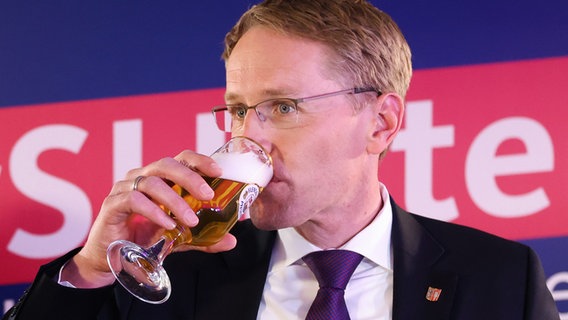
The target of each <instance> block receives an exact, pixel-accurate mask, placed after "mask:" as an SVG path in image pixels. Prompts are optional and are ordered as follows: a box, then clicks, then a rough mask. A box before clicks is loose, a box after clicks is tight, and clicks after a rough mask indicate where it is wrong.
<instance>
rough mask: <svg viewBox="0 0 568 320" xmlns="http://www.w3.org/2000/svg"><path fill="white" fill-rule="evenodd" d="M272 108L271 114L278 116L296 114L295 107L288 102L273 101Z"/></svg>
mask: <svg viewBox="0 0 568 320" xmlns="http://www.w3.org/2000/svg"><path fill="white" fill-rule="evenodd" d="M272 108H273V112H274V113H275V114H277V115H280V116H283V115H287V114H290V113H295V112H296V106H295V105H294V104H293V103H292V102H290V101H275V102H274V104H273V105H272Z"/></svg>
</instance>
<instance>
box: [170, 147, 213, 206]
mask: <svg viewBox="0 0 568 320" xmlns="http://www.w3.org/2000/svg"><path fill="white" fill-rule="evenodd" d="M175 159H176V160H177V161H178V162H179V163H180V164H181V165H183V166H185V167H187V168H189V169H191V170H192V171H193V172H196V173H198V174H199V175H200V176H207V177H212V178H215V177H218V176H220V175H221V174H222V173H223V171H222V169H221V167H219V165H217V163H216V162H215V160H213V159H211V157H208V156H205V155H202V154H197V153H195V152H193V151H189V150H186V151H183V152H181V153H180V154H178V155H177V156H176V157H175ZM184 178H185V177H184ZM188 178H189V180H185V179H184V181H180V183H181V184H180V185H181V186H182V187H184V188H185V189H186V190H187V191H189V192H190V193H191V192H192V190H190V189H191V186H190V185H185V182H186V181H187V182H188V183H189V182H192V181H191V178H190V177H188ZM208 187H209V186H207V187H206V186H203V185H201V186H199V188H200V190H193V191H194V192H205V193H207V195H208V196H209V195H210V196H211V197H212V196H213V195H212V194H211V193H210V192H209V189H210V188H208ZM211 191H212V190H211ZM208 199H210V198H208Z"/></svg>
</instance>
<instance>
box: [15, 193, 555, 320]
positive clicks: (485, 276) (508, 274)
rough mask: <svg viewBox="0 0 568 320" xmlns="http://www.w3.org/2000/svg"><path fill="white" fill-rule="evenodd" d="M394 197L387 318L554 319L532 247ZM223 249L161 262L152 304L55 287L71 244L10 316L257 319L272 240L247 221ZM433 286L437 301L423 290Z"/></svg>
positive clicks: (116, 291)
mask: <svg viewBox="0 0 568 320" xmlns="http://www.w3.org/2000/svg"><path fill="white" fill-rule="evenodd" d="M392 204H393V227H392V228H393V229H392V245H393V251H392V253H393V260H394V302H393V319H396V320H418V319H436V320H443V319H459V320H468V319H472V320H481V319H483V320H490V319H496V320H497V319H498V320H503V319H506V320H509V319H531V320H548V319H559V315H558V311H557V309H556V305H555V303H554V301H553V299H552V297H551V294H550V292H549V291H548V289H547V288H546V286H545V278H544V273H543V270H542V267H541V264H540V261H539V259H538V257H537V256H536V254H535V253H534V252H533V251H532V250H531V249H530V248H528V247H527V246H524V245H522V244H518V243H515V242H511V241H507V240H503V239H501V238H497V237H495V236H492V235H489V234H487V233H483V232H480V231H477V230H474V229H471V228H466V227H462V226H458V225H454V224H449V223H445V222H441V221H436V220H432V219H428V218H424V217H420V216H416V215H413V214H409V213H407V212H405V211H404V210H402V209H401V208H399V207H398V206H396V204H395V203H394V202H392ZM232 232H233V233H234V234H235V235H236V236H237V238H238V245H237V247H236V248H235V249H234V250H232V251H229V252H224V253H218V254H206V253H201V252H185V253H175V254H172V255H170V256H169V257H168V259H166V268H167V272H168V274H169V275H170V277H171V282H172V285H173V291H172V295H171V297H170V299H169V300H168V301H167V302H166V303H164V304H161V305H152V304H147V303H144V302H141V301H139V300H138V299H136V298H133V297H132V296H130V295H129V294H128V293H127V292H125V291H124V290H123V289H122V288H121V287H120V286H119V285H116V286H109V287H105V288H99V289H71V288H66V287H62V286H59V285H58V284H56V283H55V282H54V280H53V279H54V277H55V275H56V273H57V272H58V270H59V268H60V267H61V265H62V263H64V262H65V261H67V260H68V259H69V258H70V257H71V256H72V255H73V254H75V252H76V251H73V252H70V253H69V254H67V255H66V256H64V257H62V258H60V259H58V260H56V261H54V262H52V263H49V264H47V265H45V266H43V267H41V269H40V271H39V273H38V275H37V277H36V279H35V281H34V283H33V284H32V286H31V287H30V290H29V291H28V292H27V293H26V294H24V296H23V297H22V299H20V301H19V302H18V303H17V304H16V306H15V307H14V309H13V312H8V313H7V315H6V317H8V316H9V315H11V314H13V315H14V316H15V319H207V320H212V319H223V320H225V319H256V316H257V312H258V307H259V303H260V301H261V297H262V292H263V288H264V282H265V279H266V274H267V270H268V264H269V261H270V255H271V251H272V247H273V243H274V239H275V235H276V233H275V232H267V231H260V230H258V229H256V228H254V226H252V224H251V223H250V221H244V222H239V223H238V224H237V226H236V227H235V228H233V231H232ZM429 287H431V288H436V289H441V290H442V291H441V294H440V297H439V299H438V301H429V300H428V299H426V294H427V291H428V288H429Z"/></svg>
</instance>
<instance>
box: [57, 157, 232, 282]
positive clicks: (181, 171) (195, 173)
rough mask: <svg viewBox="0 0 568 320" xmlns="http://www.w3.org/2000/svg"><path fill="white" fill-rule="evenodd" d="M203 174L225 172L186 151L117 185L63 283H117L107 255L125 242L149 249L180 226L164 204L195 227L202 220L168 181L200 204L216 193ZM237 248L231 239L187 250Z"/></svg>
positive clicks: (228, 237) (151, 165)
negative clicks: (111, 247)
mask: <svg viewBox="0 0 568 320" xmlns="http://www.w3.org/2000/svg"><path fill="white" fill-rule="evenodd" d="M200 173H202V174H204V175H207V176H210V177H217V176H219V175H221V169H220V168H219V167H218V166H217V165H216V163H215V162H214V160H213V159H211V158H210V157H207V156H204V155H200V154H197V153H194V152H192V151H183V152H182V153H180V154H179V155H177V156H176V157H175V158H164V159H161V160H158V161H156V162H154V163H151V164H149V165H147V166H146V167H143V168H138V169H134V170H131V171H129V172H128V174H127V175H126V177H125V180H123V181H119V182H117V183H115V184H114V186H113V188H112V190H111V192H110V194H109V195H108V196H107V197H106V198H105V200H104V201H103V205H102V207H101V210H100V212H99V215H98V216H97V218H96V220H95V222H94V224H93V226H92V228H91V231H90V233H89V237H88V239H87V242H86V244H85V246H84V247H83V249H82V250H81V251H80V252H79V253H78V254H77V255H76V256H75V257H74V258H73V259H72V260H71V261H70V262H69V264H68V265H67V266H66V267H65V269H64V271H63V273H62V279H64V280H67V281H69V282H71V283H72V284H73V285H75V286H76V287H83V288H88V287H100V286H104V285H108V284H111V283H112V282H114V277H113V275H112V273H111V272H110V269H109V267H108V265H107V262H106V250H107V247H108V246H109V244H110V243H111V242H113V241H115V240H119V239H125V240H129V241H132V242H135V243H138V244H140V245H142V246H145V245H149V244H151V243H152V242H153V241H155V240H156V239H157V238H158V237H159V236H160V235H161V233H162V232H163V231H164V228H165V229H173V228H174V227H175V222H174V220H173V219H172V218H171V217H170V216H168V215H167V214H166V213H165V212H164V211H163V210H162V209H161V208H160V206H159V204H163V205H164V206H165V207H167V208H169V209H170V210H171V211H172V212H173V214H174V215H175V217H176V219H177V220H179V221H180V222H181V223H183V224H185V225H187V226H190V227H191V226H195V225H196V224H197V222H198V218H197V216H196V215H195V213H194V212H193V210H192V209H191V208H190V207H189V206H188V205H187V203H186V202H185V201H184V200H183V199H182V198H181V197H180V196H178V194H177V193H176V192H175V191H174V190H172V188H171V187H170V186H171V185H170V184H168V182H173V183H177V184H179V185H180V186H181V187H183V188H184V189H186V190H187V191H188V192H189V193H191V194H192V195H193V196H194V197H195V198H197V199H200V200H209V199H211V198H212V197H213V190H212V189H211V188H210V187H209V186H208V185H207V183H206V182H205V180H204V179H203V178H202V176H201V175H200ZM139 176H142V177H143V178H141V179H139V182H138V183H137V188H136V190H134V189H133V187H134V181H135V179H136V178H137V177H139ZM235 245H236V239H235V238H234V237H233V236H232V235H231V234H227V235H226V236H225V237H224V238H223V239H222V240H221V241H220V242H218V243H216V244H215V245H212V246H208V247H195V246H184V247H185V248H184V249H197V250H202V251H206V252H219V251H226V250H230V249H232V248H234V247H235Z"/></svg>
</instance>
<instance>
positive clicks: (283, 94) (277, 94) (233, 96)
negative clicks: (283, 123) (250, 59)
mask: <svg viewBox="0 0 568 320" xmlns="http://www.w3.org/2000/svg"><path fill="white" fill-rule="evenodd" d="M294 92H295V91H293V90H291V89H267V90H263V91H262V93H261V96H262V97H264V98H262V99H261V100H259V101H258V102H260V101H262V100H266V99H272V98H295V97H296V94H295V93H294ZM239 100H241V101H242V95H240V94H238V93H232V92H227V93H225V101H227V102H229V101H239Z"/></svg>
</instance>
